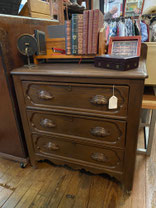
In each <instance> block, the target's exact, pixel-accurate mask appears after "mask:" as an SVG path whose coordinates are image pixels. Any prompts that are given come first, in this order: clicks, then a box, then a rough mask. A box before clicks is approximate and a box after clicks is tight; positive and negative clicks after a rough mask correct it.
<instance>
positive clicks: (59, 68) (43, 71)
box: [11, 61, 147, 79]
mask: <svg viewBox="0 0 156 208" xmlns="http://www.w3.org/2000/svg"><path fill="white" fill-rule="evenodd" d="M11 74H13V75H42V76H60V77H92V78H93V77H95V78H96V77H97V78H118V79H119V78H120V79H127V78H128V79H145V78H146V77H147V73H146V64H145V63H144V62H143V61H140V64H139V67H138V68H137V69H134V70H129V71H116V70H108V69H103V68H97V67H95V66H94V64H73V63H60V64H52V63H51V64H40V65H36V66H35V67H32V68H30V69H29V68H27V67H24V66H23V67H21V68H17V69H14V70H13V71H12V72H11Z"/></svg>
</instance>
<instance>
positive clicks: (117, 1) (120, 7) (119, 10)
mask: <svg viewBox="0 0 156 208" xmlns="http://www.w3.org/2000/svg"><path fill="white" fill-rule="evenodd" d="M124 2H125V0H105V1H101V3H100V9H101V7H102V3H104V5H103V7H104V14H107V13H108V12H110V11H111V10H112V9H115V10H116V12H115V13H114V14H113V15H112V18H118V17H120V16H123V14H124Z"/></svg>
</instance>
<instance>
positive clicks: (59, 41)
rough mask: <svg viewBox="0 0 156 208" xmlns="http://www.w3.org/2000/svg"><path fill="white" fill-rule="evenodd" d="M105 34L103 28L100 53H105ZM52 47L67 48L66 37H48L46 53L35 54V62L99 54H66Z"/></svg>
mask: <svg viewBox="0 0 156 208" xmlns="http://www.w3.org/2000/svg"><path fill="white" fill-rule="evenodd" d="M105 45H106V41H105V36H104V28H102V29H101V30H100V32H99V49H98V55H102V54H105ZM52 48H61V49H64V50H65V38H55V39H50V38H48V39H46V49H47V53H46V55H35V56H34V64H38V63H39V60H41V59H83V58H84V59H92V58H94V57H95V56H96V55H97V54H93V55H66V54H61V53H60V54H59V53H54V52H53V51H52Z"/></svg>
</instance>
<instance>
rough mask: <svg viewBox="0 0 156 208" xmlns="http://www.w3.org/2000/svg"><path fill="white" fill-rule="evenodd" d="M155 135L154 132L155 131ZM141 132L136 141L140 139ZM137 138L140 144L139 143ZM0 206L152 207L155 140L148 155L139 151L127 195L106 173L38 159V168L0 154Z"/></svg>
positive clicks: (155, 184)
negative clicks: (81, 170)
mask: <svg viewBox="0 0 156 208" xmlns="http://www.w3.org/2000/svg"><path fill="white" fill-rule="evenodd" d="M155 135H156V133H155ZM142 137H143V135H142V133H140V136H139V138H140V139H139V141H143V138H142ZM141 144H142V142H140V144H139V145H141ZM0 207H1V208H14V207H16V208H155V207H156V140H155V141H154V144H153V149H152V155H151V157H150V158H146V157H145V156H142V155H138V156H137V163H136V169H135V179H134V187H133V191H132V194H131V196H130V197H128V196H127V195H125V194H124V193H123V192H122V188H121V185H120V184H119V183H117V182H116V181H115V180H110V179H109V178H108V177H106V176H98V175H92V174H89V173H88V174H86V173H83V172H80V171H74V170H71V169H68V168H64V167H57V166H52V165H51V164H48V163H39V164H38V169H33V168H32V167H31V166H27V167H26V168H25V169H21V168H20V166H19V163H17V162H13V161H9V160H5V159H2V158H0Z"/></svg>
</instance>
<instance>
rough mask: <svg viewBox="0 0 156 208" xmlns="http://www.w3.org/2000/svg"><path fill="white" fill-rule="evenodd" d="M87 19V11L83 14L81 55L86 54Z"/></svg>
mask: <svg viewBox="0 0 156 208" xmlns="http://www.w3.org/2000/svg"><path fill="white" fill-rule="evenodd" d="M88 17H89V11H84V13H83V54H84V55H86V54H88Z"/></svg>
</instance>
